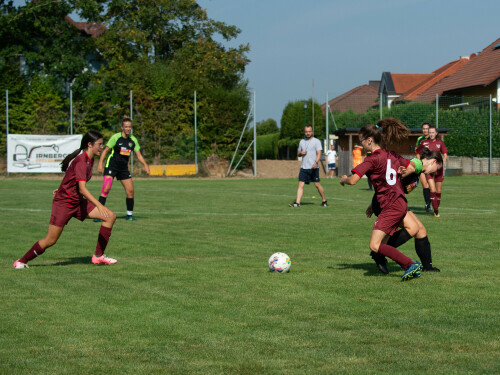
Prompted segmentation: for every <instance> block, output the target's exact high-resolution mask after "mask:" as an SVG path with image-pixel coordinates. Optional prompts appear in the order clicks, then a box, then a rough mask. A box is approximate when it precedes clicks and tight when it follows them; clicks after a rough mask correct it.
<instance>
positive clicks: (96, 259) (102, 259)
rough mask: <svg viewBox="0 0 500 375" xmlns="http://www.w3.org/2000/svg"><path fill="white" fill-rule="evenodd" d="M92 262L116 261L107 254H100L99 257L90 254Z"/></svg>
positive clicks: (106, 262) (107, 263)
mask: <svg viewBox="0 0 500 375" xmlns="http://www.w3.org/2000/svg"><path fill="white" fill-rule="evenodd" d="M92 263H94V264H106V265H108V266H109V265H111V264H115V263H116V259H113V258H110V257H108V256H107V255H101V256H100V257H98V256H96V255H95V254H94V255H93V256H92Z"/></svg>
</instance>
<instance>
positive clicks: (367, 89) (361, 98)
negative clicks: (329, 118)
mask: <svg viewBox="0 0 500 375" xmlns="http://www.w3.org/2000/svg"><path fill="white" fill-rule="evenodd" d="M377 98H378V89H377V88H376V87H373V86H372V85H361V86H358V87H355V88H353V89H352V90H350V91H348V92H346V93H344V94H342V95H340V96H337V97H336V98H333V99H332V100H330V101H329V102H328V104H329V105H330V110H332V111H338V112H346V111H348V110H353V111H354V112H356V113H364V112H366V110H367V109H369V108H370V107H371V106H372V105H373V103H374V102H375V101H376V100H377ZM321 111H322V112H323V114H325V113H326V103H325V104H323V105H322V106H321Z"/></svg>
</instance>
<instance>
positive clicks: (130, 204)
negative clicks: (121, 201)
mask: <svg viewBox="0 0 500 375" xmlns="http://www.w3.org/2000/svg"><path fill="white" fill-rule="evenodd" d="M120 182H121V183H122V185H123V188H124V189H125V195H126V196H127V198H126V199H125V203H126V205H127V216H126V218H125V219H126V220H128V221H135V217H134V183H133V182H132V179H131V178H127V179H125V180H120Z"/></svg>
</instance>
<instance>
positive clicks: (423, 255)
mask: <svg viewBox="0 0 500 375" xmlns="http://www.w3.org/2000/svg"><path fill="white" fill-rule="evenodd" d="M411 162H412V163H413V164H414V165H415V173H413V174H410V175H409V176H406V177H404V178H403V179H402V181H401V182H402V184H403V190H404V192H405V194H409V193H410V192H411V191H412V190H413V189H414V188H415V187H416V185H417V182H418V180H419V179H420V174H421V173H422V174H424V175H428V174H431V173H435V172H436V171H437V170H438V169H440V168H442V167H443V158H442V157H441V154H440V153H439V152H437V151H430V150H429V149H424V150H423V151H422V154H421V160H420V159H418V158H414V159H411ZM380 212H381V209H380V204H379V203H378V200H377V196H376V195H374V196H373V199H372V203H371V204H370V206H368V208H367V209H366V216H367V217H371V216H372V214H375V216H378V215H380ZM410 216H411V219H412V220H408V219H409V217H410ZM415 222H416V223H417V224H418V226H417V227H414V226H412V225H414V223H415ZM412 237H415V251H416V253H417V255H418V257H419V258H420V261H421V262H422V267H423V268H422V271H426V272H440V270H439V268H436V267H434V266H433V265H432V255H431V244H430V242H429V238H428V237H427V230H426V229H425V227H424V225H423V224H422V222H421V221H420V220H419V219H418V218H417V216H416V215H415V214H414V213H413V212H411V211H408V213H407V214H406V216H405V219H404V220H403V224H402V229H400V230H398V231H397V232H395V233H394V234H393V235H392V236H391V237H390V238H389V240H388V241H387V244H388V245H390V246H394V247H395V248H398V247H399V246H401V245H403V244H404V243H406V242H407V241H408V240H409V239H410V238H412ZM370 255H371V257H372V258H373V260H374V261H375V263H376V264H377V267H378V269H379V270H380V271H381V272H382V273H389V271H388V270H387V260H386V259H385V257H384V256H383V255H381V254H378V253H375V252H373V251H372V252H371V253H370Z"/></svg>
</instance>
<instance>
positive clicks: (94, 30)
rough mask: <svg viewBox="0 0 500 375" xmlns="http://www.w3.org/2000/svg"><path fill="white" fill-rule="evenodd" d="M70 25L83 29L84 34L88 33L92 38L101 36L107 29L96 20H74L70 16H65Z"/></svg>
mask: <svg viewBox="0 0 500 375" xmlns="http://www.w3.org/2000/svg"><path fill="white" fill-rule="evenodd" d="M65 19H66V21H68V22H69V23H70V24H71V25H73V26H75V27H76V28H77V29H78V30H80V31H83V32H84V33H85V34H87V35H90V36H91V37H92V38H97V37H98V36H101V35H102V34H104V32H106V31H107V30H108V28H107V27H106V26H104V25H103V24H102V23H98V22H76V21H74V20H73V19H72V18H71V17H70V16H66V17H65Z"/></svg>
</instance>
